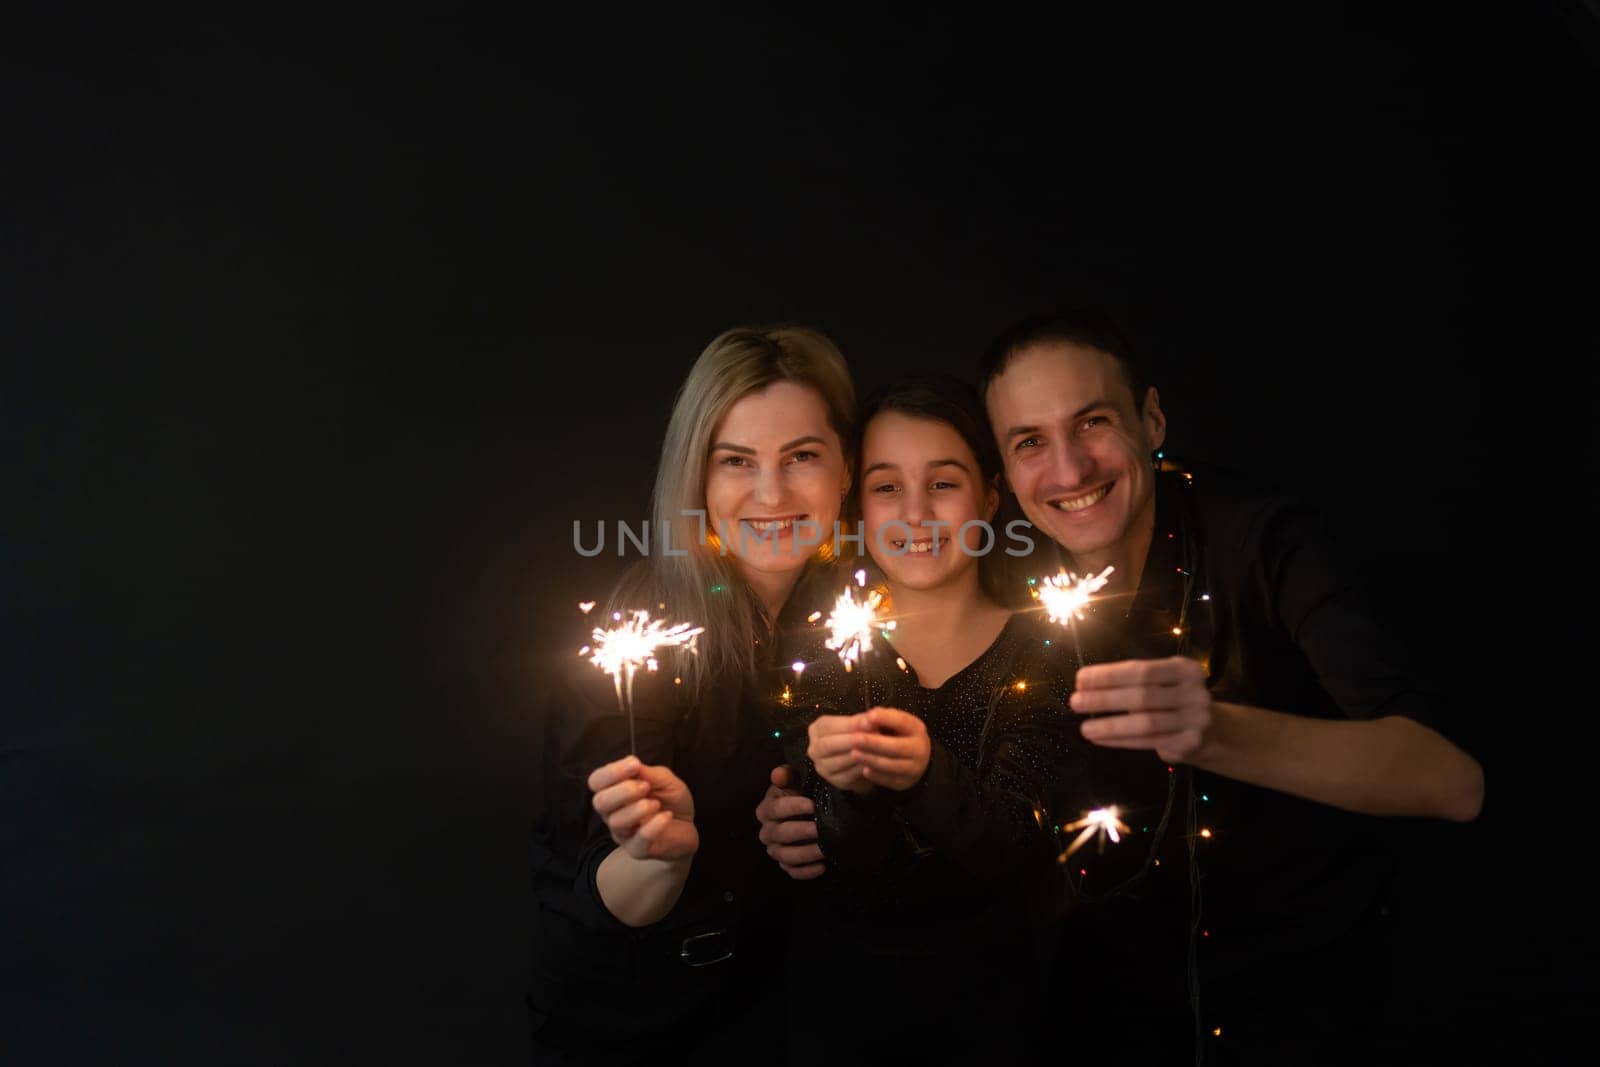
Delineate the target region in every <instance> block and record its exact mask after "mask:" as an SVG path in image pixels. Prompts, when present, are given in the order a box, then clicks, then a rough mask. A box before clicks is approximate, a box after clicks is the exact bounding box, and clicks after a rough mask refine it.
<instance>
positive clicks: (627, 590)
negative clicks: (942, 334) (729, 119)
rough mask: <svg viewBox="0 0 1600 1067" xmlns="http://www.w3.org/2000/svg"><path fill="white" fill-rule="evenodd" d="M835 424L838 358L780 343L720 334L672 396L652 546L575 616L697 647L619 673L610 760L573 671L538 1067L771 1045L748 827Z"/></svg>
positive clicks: (840, 462)
mask: <svg viewBox="0 0 1600 1067" xmlns="http://www.w3.org/2000/svg"><path fill="white" fill-rule="evenodd" d="M853 417H854V394H853V388H852V385H851V382H850V377H849V373H848V371H847V370H846V367H845V364H844V361H843V359H842V358H841V356H840V355H839V352H838V350H837V349H836V348H835V347H834V345H833V343H832V342H831V341H829V340H828V339H827V338H826V337H825V336H823V335H822V334H820V333H818V332H816V331H814V330H809V329H803V328H797V327H786V328H776V329H767V330H749V329H738V330H730V331H728V332H727V333H724V334H722V335H721V336H719V337H718V338H716V339H715V340H714V341H712V342H711V344H710V346H709V347H707V348H706V350H705V351H704V352H703V353H702V354H701V356H700V358H699V360H698V361H697V362H696V363H695V365H694V368H693V369H692V370H691V371H690V372H689V377H688V379H687V380H686V381H685V382H684V384H683V387H682V388H681V389H680V391H679V393H678V396H677V399H676V401H675V402H674V405H673V410H672V418H671V421H670V423H669V425H668V428H667V434H666V439H665V441H664V443H663V445H662V450H661V465H660V468H659V470H658V473H657V477H656V486H655V494H654V500H653V509H652V510H653V520H654V521H653V523H652V526H653V528H654V529H655V530H656V532H657V533H658V534H659V533H660V531H661V529H662V528H663V527H664V526H665V527H668V528H670V530H671V535H670V538H669V539H667V540H668V544H661V543H657V544H656V546H655V552H654V554H652V555H649V556H648V557H647V558H646V559H645V560H644V561H643V562H642V563H641V565H640V566H639V567H638V568H636V569H635V571H634V572H633V573H631V574H630V575H629V576H628V578H627V579H626V580H625V581H624V582H623V583H622V585H621V587H620V588H619V589H618V591H617V592H616V594H615V595H614V596H613V598H612V602H611V604H610V605H608V606H607V608H606V609H605V610H606V614H605V616H604V617H602V616H601V613H600V609H596V611H595V613H594V614H595V617H596V618H597V619H598V620H599V621H600V623H601V625H612V624H613V623H612V620H611V615H610V613H611V612H613V611H616V612H623V613H626V612H627V611H629V610H632V609H638V608H642V609H645V610H648V611H649V612H650V614H651V617H652V618H656V617H661V618H666V619H668V620H669V621H673V622H677V621H686V622H693V623H694V624H696V625H699V626H703V627H704V628H705V632H704V633H703V634H701V635H700V637H699V639H698V641H697V649H696V651H695V653H694V654H667V655H663V656H662V659H661V663H660V669H659V670H658V671H656V672H654V673H647V672H644V671H641V672H640V673H639V674H638V675H637V676H636V677H635V679H634V682H633V688H634V694H633V696H634V715H635V729H634V734H635V736H636V738H637V746H638V747H637V749H636V751H634V752H633V753H631V754H630V752H629V748H628V745H629V736H630V734H629V724H628V720H627V719H626V717H624V716H623V715H622V714H621V713H619V711H618V710H617V706H616V696H615V691H614V688H613V684H612V680H611V679H610V678H609V677H607V676H605V675H603V674H601V672H599V671H597V670H595V669H594V668H593V667H592V666H590V665H588V664H587V663H581V662H580V663H579V665H578V667H577V673H576V676H575V678H574V679H573V682H574V686H575V689H576V690H577V693H578V695H577V697H576V699H577V700H578V701H579V710H580V712H581V714H580V716H579V718H580V722H581V729H580V730H579V733H578V737H577V738H576V740H575V741H573V742H571V743H569V744H567V745H565V746H564V750H563V761H562V762H563V766H564V767H566V768H567V769H568V770H569V772H570V773H571V777H570V778H569V779H568V786H569V788H568V790H567V791H566V793H565V794H564V795H563V796H561V797H559V798H558V799H557V801H556V803H555V804H554V805H553V807H552V808H551V810H550V811H549V812H548V813H547V815H546V816H545V818H544V821H543V823H542V826H541V833H540V834H539V835H537V836H536V870H537V877H536V881H537V883H538V885H539V916H538V921H539V927H538V929H537V931H536V933H537V950H536V952H535V959H534V976H533V989H532V991H531V993H530V996H529V1001H530V1005H531V1007H532V1008H533V1018H534V1026H535V1043H536V1046H537V1047H538V1050H539V1051H540V1053H541V1055H542V1058H543V1062H557V1063H625V1062H633V1061H635V1060H641V1061H648V1062H651V1063H660V1062H673V1063H680V1062H747V1061H749V1057H750V1046H749V1044H748V1042H749V1041H750V1040H751V1039H752V1036H756V1037H759V1035H760V1033H761V1031H762V1030H765V1032H766V1033H767V1034H768V1035H769V1036H768V1040H774V1041H776V1040H781V1039H780V1038H779V1037H778V1036H777V1034H778V1032H779V1031H781V1025H782V1023H781V1016H779V1017H778V1018H777V1025H776V1026H774V1025H772V1020H771V1019H770V1018H762V1017H761V1016H760V1015H758V1014H757V1013H756V1000H757V997H758V995H759V994H760V993H761V992H762V991H775V992H780V993H781V982H779V983H775V982H774V973H781V968H782V963H781V945H782V937H781V932H780V931H781V926H780V924H779V919H780V916H779V915H778V908H779V906H780V904H781V901H780V899H779V897H780V896H781V891H782V890H783V889H784V888H785V887H784V885H783V883H784V881H785V880H784V879H783V878H782V876H781V875H779V874H778V873H777V872H776V870H775V869H774V868H773V867H772V866H771V864H769V863H767V861H766V859H765V857H764V856H763V854H762V847H761V844H760V842H759V841H758V840H757V837H756V826H755V823H754V820H753V819H752V817H751V812H752V810H753V809H754V807H755V805H756V803H757V801H759V800H760V799H761V796H762V792H763V790H764V789H765V788H766V786H767V780H768V769H769V768H770V767H771V766H772V764H773V763H774V762H775V761H776V760H777V759H778V758H779V750H778V747H777V744H778V743H777V741H776V740H775V739H774V737H773V732H772V731H773V723H772V720H771V711H770V709H771V707H772V700H773V697H774V696H775V694H776V693H777V692H778V691H779V690H780V689H781V688H782V680H781V673H782V672H781V670H780V668H779V666H778V661H777V657H776V651H777V648H776V646H777V644H778V642H777V632H778V631H779V630H780V629H781V628H782V627H783V626H785V625H786V624H787V622H788V620H789V619H790V618H791V617H792V616H793V615H794V614H795V612H796V611H799V618H801V619H803V618H804V615H805V614H806V612H807V611H809V610H810V609H809V608H806V609H804V610H801V609H799V608H797V607H796V606H795V605H796V597H797V595H798V594H797V592H796V590H797V588H798V587H800V586H801V585H802V579H803V577H804V576H805V575H806V573H807V572H808V571H815V570H817V569H818V566H817V565H818V563H819V562H820V561H822V560H824V559H826V558H828V557H829V555H830V553H829V551H828V550H827V547H825V546H829V545H830V544H831V541H832V536H833V532H834V524H835V522H836V520H837V518H838V516H839V510H840V506H841V502H842V500H843V498H844V497H845V495H846V494H847V492H848V490H849V488H850V481H851V466H852V465H851V456H850V448H851V446H852V445H853ZM819 545H821V546H824V547H822V548H819V547H818V546H819ZM669 547H670V552H668V551H666V549H667V548H669ZM822 569H823V570H826V569H827V568H822ZM827 584H828V585H830V586H831V585H833V584H835V583H833V582H832V581H829V582H828V583H827ZM785 669H786V668H785ZM580 782H581V783H582V785H581V786H579V785H578V783H580ZM580 790H581V791H580ZM585 808H587V812H585V811H584V809H585ZM778 1007H781V1005H778Z"/></svg>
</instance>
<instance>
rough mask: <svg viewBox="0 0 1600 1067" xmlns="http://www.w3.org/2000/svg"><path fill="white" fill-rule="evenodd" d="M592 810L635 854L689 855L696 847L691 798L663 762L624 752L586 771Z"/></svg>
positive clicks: (648, 856) (645, 856)
mask: <svg viewBox="0 0 1600 1067" xmlns="http://www.w3.org/2000/svg"><path fill="white" fill-rule="evenodd" d="M589 789H590V791H591V792H593V793H594V810H595V811H597V812H599V813H600V817H601V818H602V819H604V820H605V822H606V827H607V828H608V829H609V830H610V831H611V840H613V841H615V842H616V843H617V845H618V847H619V848H621V849H622V850H623V851H624V852H626V853H627V854H628V855H630V856H632V857H633V858H634V859H638V860H644V859H652V860H681V859H688V858H689V857H690V856H693V855H694V854H695V853H696V852H697V851H699V849H700V832H699V831H698V830H696V829H695V825H694V797H693V796H692V795H691V794H690V792H689V787H688V786H687V785H684V784H683V781H682V779H680V778H679V777H678V776H677V775H676V774H673V773H672V771H671V770H670V769H669V768H667V767H655V766H650V765H647V764H645V763H643V762H641V761H640V759H639V757H637V756H627V757H625V758H623V759H619V760H616V761H615V762H613V763H607V764H606V765H605V766H603V767H598V768H596V769H595V771H594V772H593V773H592V774H590V775H589Z"/></svg>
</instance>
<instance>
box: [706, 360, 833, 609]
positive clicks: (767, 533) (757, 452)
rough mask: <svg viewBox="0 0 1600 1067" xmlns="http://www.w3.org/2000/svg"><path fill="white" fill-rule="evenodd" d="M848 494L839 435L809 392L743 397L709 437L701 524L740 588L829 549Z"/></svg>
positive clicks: (781, 387)
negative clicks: (742, 582)
mask: <svg viewBox="0 0 1600 1067" xmlns="http://www.w3.org/2000/svg"><path fill="white" fill-rule="evenodd" d="M849 488H850V472H849V469H848V467H847V466H846V464H845V458H844V449H843V447H842V446H841V445H840V442H839V435H838V434H836V433H835V432H834V430H833V425H832V424H831V423H830V422H829V421H828V408H827V405H826V404H825V403H823V400H822V396H821V395H820V394H819V393H818V392H817V391H816V390H815V389H812V388H811V387H810V386H807V385H799V384H796V383H795V382H774V383H773V384H771V385H769V386H767V387H766V388H765V389H761V390H758V391H757V392H753V393H748V394H746V395H745V396H743V397H741V398H740V399H739V400H738V401H737V402H736V403H735V404H734V405H733V407H731V408H729V409H728V414H727V415H726V416H725V417H724V418H723V420H722V422H721V423H720V424H719V425H718V426H717V428H716V431H715V432H714V433H713V434H712V435H711V454H710V458H709V460H708V461H707V466H706V519H707V521H708V522H709V524H710V529H711V530H712V531H713V532H715V533H716V535H717V536H718V537H720V538H721V539H722V544H723V550H724V551H725V553H726V554H727V555H729V556H731V557H733V558H734V561H735V564H736V566H737V567H738V568H739V571H740V573H741V574H743V575H744V576H745V578H746V580H747V581H752V582H753V583H755V584H758V585H759V584H762V583H760V582H758V581H756V575H765V576H766V577H767V578H768V579H772V578H777V577H782V576H785V575H789V574H791V573H795V572H798V571H799V570H800V569H801V568H802V567H804V566H805V564H806V560H808V559H810V558H811V557H812V555H814V554H815V553H816V550H817V546H818V545H820V544H831V543H832V541H833V533H834V523H835V522H836V521H837V520H838V518H839V504H840V502H841V501H842V500H843V498H844V495H845V493H846V492H848V491H849Z"/></svg>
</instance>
